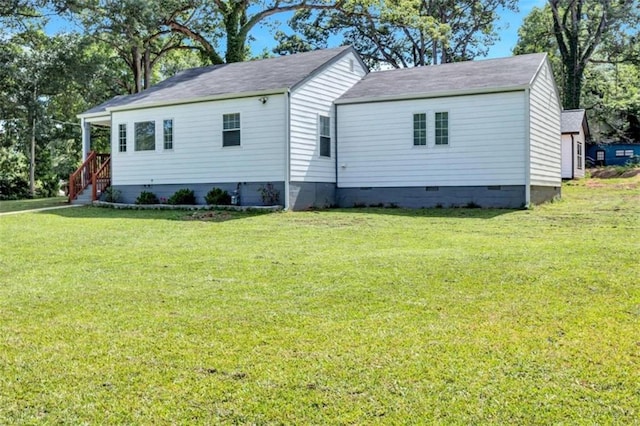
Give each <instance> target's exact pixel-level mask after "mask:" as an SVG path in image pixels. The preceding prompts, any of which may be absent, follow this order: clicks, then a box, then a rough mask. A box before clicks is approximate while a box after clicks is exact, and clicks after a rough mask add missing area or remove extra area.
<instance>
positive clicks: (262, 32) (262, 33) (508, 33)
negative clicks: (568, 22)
mask: <svg viewBox="0 0 640 426" xmlns="http://www.w3.org/2000/svg"><path fill="white" fill-rule="evenodd" d="M545 1H546V0H523V1H519V2H518V5H519V9H520V10H519V12H517V13H514V12H511V11H502V12H501V13H500V20H499V22H497V26H499V27H500V30H499V35H500V40H498V41H497V42H496V43H495V44H494V45H493V46H491V47H490V49H489V55H488V56H487V57H488V58H500V57H505V56H511V51H512V49H513V48H514V46H515V44H516V42H517V41H518V28H519V27H520V25H522V21H523V19H524V18H525V16H527V15H528V14H529V12H530V11H531V9H533V8H534V7H535V6H538V7H542V6H544V4H545ZM273 19H274V21H276V22H286V19H287V18H286V17H283V16H280V17H278V16H277V15H276V16H275V17H274V18H273ZM46 30H47V32H48V33H50V34H54V33H57V32H68V31H79V30H81V29H80V28H79V27H76V26H74V25H73V24H72V23H70V22H68V21H66V20H64V19H62V18H60V17H57V16H52V17H51V19H50V21H49V24H48V25H47V27H46ZM251 35H252V36H253V38H255V41H254V42H253V43H251V47H252V50H253V52H254V53H256V54H257V53H260V52H262V51H263V50H264V49H265V48H266V49H269V50H270V49H271V48H272V47H273V46H275V41H274V39H273V36H272V34H271V33H270V32H269V30H267V28H266V26H264V25H263V26H258V27H256V28H255V29H254V30H253V31H252V32H251Z"/></svg>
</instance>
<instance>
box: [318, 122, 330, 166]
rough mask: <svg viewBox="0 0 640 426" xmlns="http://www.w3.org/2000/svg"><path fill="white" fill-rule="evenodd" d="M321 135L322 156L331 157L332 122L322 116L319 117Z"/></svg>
mask: <svg viewBox="0 0 640 426" xmlns="http://www.w3.org/2000/svg"><path fill="white" fill-rule="evenodd" d="M318 124H319V127H320V129H319V132H318V133H319V135H320V156H321V157H331V120H330V119H329V117H326V116H324V115H321V116H319V117H318Z"/></svg>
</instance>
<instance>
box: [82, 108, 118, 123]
mask: <svg viewBox="0 0 640 426" xmlns="http://www.w3.org/2000/svg"><path fill="white" fill-rule="evenodd" d="M76 118H79V119H80V120H82V119H84V120H86V121H87V122H88V123H91V122H94V121H105V120H106V121H108V120H111V114H109V113H108V112H107V111H100V112H92V113H91V114H77V115H76Z"/></svg>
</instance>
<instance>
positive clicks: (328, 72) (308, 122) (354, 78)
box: [290, 53, 366, 182]
mask: <svg viewBox="0 0 640 426" xmlns="http://www.w3.org/2000/svg"><path fill="white" fill-rule="evenodd" d="M351 61H353V66H354V69H353V71H351ZM365 74H366V71H365V70H364V69H363V68H362V67H361V65H360V62H359V61H358V60H357V59H356V58H355V56H354V55H353V53H349V54H348V55H345V56H343V57H342V58H340V59H339V60H338V61H336V62H334V63H333V64H331V65H330V66H329V67H327V69H325V70H324V71H322V72H321V73H319V74H318V75H316V76H314V77H313V78H311V79H310V80H309V81H307V82H305V83H304V84H302V85H301V86H300V87H298V88H296V89H294V90H293V91H292V93H291V131H290V135H291V136H290V137H291V153H290V155H291V163H290V167H291V180H292V181H299V182H335V181H336V176H335V162H334V158H328V157H324V156H321V155H320V146H319V138H318V124H317V123H318V115H323V116H327V117H329V118H330V122H331V125H330V132H331V134H332V135H333V134H334V125H335V117H334V108H333V102H334V101H335V100H336V99H337V98H338V97H340V96H341V95H342V94H343V93H344V92H346V91H347V90H348V89H350V88H351V87H352V86H353V85H354V84H355V83H357V82H358V81H359V80H360V79H361V78H362V77H363V76H364V75H365ZM330 145H331V146H330V152H332V153H333V152H335V140H334V138H331V144H330ZM332 157H333V156H332Z"/></svg>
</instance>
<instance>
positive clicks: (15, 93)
mask: <svg viewBox="0 0 640 426" xmlns="http://www.w3.org/2000/svg"><path fill="white" fill-rule="evenodd" d="M95 52H96V51H95V50H94V49H92V47H91V44H90V40H89V39H88V38H87V37H83V36H79V35H77V34H75V35H73V34H71V35H57V36H54V37H48V36H47V35H46V34H44V33H43V32H42V31H29V32H25V33H19V34H15V35H13V36H12V37H9V38H7V39H3V40H0V62H2V64H3V66H2V67H0V87H1V88H2V90H0V144H1V145H2V147H3V149H4V150H5V154H7V155H6V158H10V159H12V162H13V164H14V166H15V170H22V166H21V165H20V161H22V160H20V159H28V160H29V161H28V163H29V165H30V167H29V169H30V170H29V172H30V173H29V175H30V176H29V178H28V179H27V181H28V182H29V192H30V193H31V195H32V196H33V195H36V192H39V193H42V194H43V195H47V194H52V193H54V192H55V190H56V188H57V184H58V181H59V180H60V179H61V178H66V177H68V170H69V169H70V168H73V166H74V164H75V163H76V162H77V161H78V159H79V157H80V154H79V153H80V143H79V140H80V129H79V126H78V125H77V124H75V123H74V121H75V113H77V112H78V111H82V110H83V109H86V108H87V107H88V106H89V105H91V104H93V103H94V102H101V101H104V100H105V99H107V98H109V97H111V96H112V95H113V93H112V91H111V90H109V89H106V88H107V87H109V79H105V78H102V77H104V76H108V75H109V72H111V71H110V70H111V69H112V68H113V67H112V66H110V65H111V64H110V63H109V61H108V60H107V57H106V56H105V55H103V56H100V55H96V54H94V53H95ZM98 52H99V51H98ZM94 77H98V78H97V79H96V82H95V83H93V81H92V78H94ZM102 81H104V83H103V82H102ZM97 91H101V92H102V93H99V94H98V93H97ZM5 173H8V174H7V175H5ZM15 177H16V176H15V174H14V175H11V173H10V171H7V170H2V173H1V175H0V178H1V180H2V181H3V182H4V181H6V180H7V179H8V180H9V181H13V180H15ZM5 195H6V194H5Z"/></svg>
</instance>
